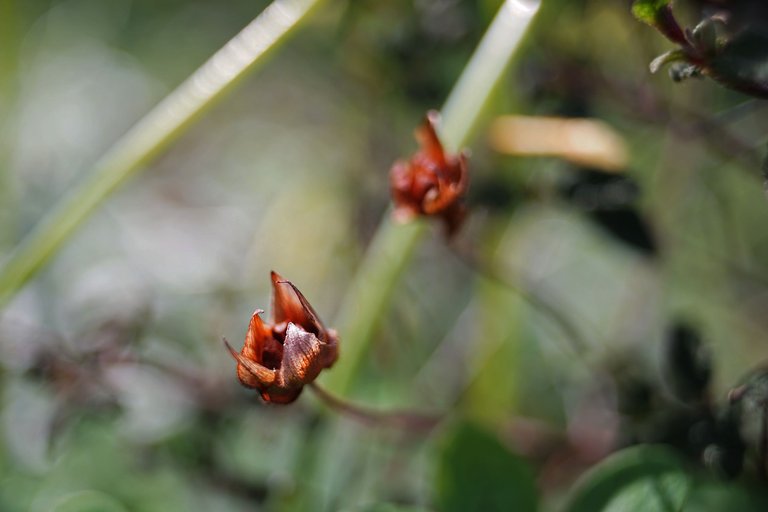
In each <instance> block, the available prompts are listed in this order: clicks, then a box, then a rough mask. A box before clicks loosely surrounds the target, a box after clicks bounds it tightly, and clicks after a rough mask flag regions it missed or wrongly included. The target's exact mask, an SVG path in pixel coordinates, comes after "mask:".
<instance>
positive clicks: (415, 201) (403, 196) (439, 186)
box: [389, 110, 469, 236]
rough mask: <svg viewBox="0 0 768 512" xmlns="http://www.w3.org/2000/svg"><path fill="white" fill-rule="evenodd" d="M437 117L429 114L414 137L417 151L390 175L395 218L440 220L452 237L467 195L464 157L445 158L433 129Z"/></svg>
mask: <svg viewBox="0 0 768 512" xmlns="http://www.w3.org/2000/svg"><path fill="white" fill-rule="evenodd" d="M439 117H440V116H439V114H438V113H437V112H436V111H434V110H431V111H429V112H428V113H427V115H426V117H425V119H424V122H423V123H422V124H421V126H419V127H418V128H417V129H416V131H415V132H414V135H415V136H416V140H417V141H418V143H419V150H418V151H417V152H416V153H414V154H413V156H411V158H410V159H409V160H407V161H406V160H398V161H397V162H395V164H394V165H393V166H392V169H391V170H390V172H389V184H390V189H391V191H392V201H393V202H394V204H395V210H394V215H393V216H394V218H395V220H397V221H399V222H408V221H410V220H412V219H413V218H414V217H418V216H422V215H429V216H436V217H440V218H441V219H442V220H443V221H444V222H445V225H446V228H447V230H448V235H449V236H450V235H453V234H454V233H456V231H457V230H458V229H459V227H460V226H461V223H462V221H463V220H464V217H465V216H466V208H465V207H464V205H463V204H462V203H461V199H462V198H463V197H464V194H465V193H466V191H467V186H468V184H469V176H468V174H467V155H466V153H465V152H461V153H459V154H458V155H450V154H446V152H445V150H444V149H443V145H442V143H441V142H440V138H439V137H438V136H437V131H436V130H435V126H436V125H437V123H438V121H439Z"/></svg>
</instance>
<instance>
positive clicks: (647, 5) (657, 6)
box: [632, 0, 671, 26]
mask: <svg viewBox="0 0 768 512" xmlns="http://www.w3.org/2000/svg"><path fill="white" fill-rule="evenodd" d="M670 3H671V0H636V1H635V3H633V4H632V14H634V15H635V18H637V19H639V20H640V21H642V22H645V23H647V24H649V25H653V26H655V25H656V20H657V19H658V16H659V14H660V13H661V11H662V9H664V8H665V7H667V6H669V4H670Z"/></svg>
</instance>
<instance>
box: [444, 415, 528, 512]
mask: <svg viewBox="0 0 768 512" xmlns="http://www.w3.org/2000/svg"><path fill="white" fill-rule="evenodd" d="M537 501H538V498H537V495H536V483H535V480H534V477H533V473H532V471H531V469H530V468H529V466H528V464H527V463H526V462H525V461H524V460H523V459H522V458H520V457H518V456H517V455H515V454H513V453H512V452H510V451H509V450H508V449H507V448H506V447H505V446H504V445H503V444H501V443H500V442H499V440H498V439H497V438H496V437H495V436H493V435H491V434H490V433H488V432H485V431H483V430H481V429H480V428H478V427H476V426H474V425H471V424H466V423H464V424H460V425H458V426H457V427H456V428H454V429H453V430H452V431H451V432H450V433H449V434H448V436H447V438H446V439H445V442H444V445H443V449H442V452H441V453H440V454H439V455H438V462H437V485H436V498H435V504H436V507H437V509H438V510H441V511H443V512H451V511H462V512H464V511H467V510H483V511H486V512H489V511H494V510H515V511H517V512H526V511H535V510H537Z"/></svg>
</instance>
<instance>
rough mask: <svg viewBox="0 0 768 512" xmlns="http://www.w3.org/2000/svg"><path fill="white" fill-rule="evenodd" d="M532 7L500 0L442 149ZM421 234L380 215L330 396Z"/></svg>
mask: <svg viewBox="0 0 768 512" xmlns="http://www.w3.org/2000/svg"><path fill="white" fill-rule="evenodd" d="M538 7H539V2H538V1H534V0H506V1H505V2H504V3H503V4H502V5H501V8H500V9H499V12H498V13H497V15H496V17H495V18H494V20H493V21H492V23H491V25H490V26H489V27H488V30H487V31H486V33H485V35H484V36H483V39H482V41H481V42H480V44H479V45H478V47H477V50H475V53H474V54H473V56H472V58H471V59H470V61H469V63H468V64H467V66H466V67H465V68H464V71H463V72H462V74H461V77H460V78H459V80H458V82H457V83H456V86H455V87H454V88H453V90H452V91H451V94H450V96H449V97H448V100H447V101H446V103H445V106H444V107H443V109H442V120H441V123H440V126H439V128H438V129H439V132H440V136H441V139H442V142H443V145H444V146H445V148H446V150H447V151H457V150H459V149H460V148H461V147H462V146H464V145H465V144H466V143H467V141H468V140H469V138H470V136H471V134H472V129H473V128H474V127H475V125H476V124H477V121H478V119H479V118H480V115H481V113H482V111H483V108H484V106H485V105H486V103H487V102H488V99H489V98H490V96H491V93H492V92H493V90H494V89H495V87H496V85H497V84H498V82H499V80H500V79H501V77H502V75H503V73H504V70H505V69H506V68H507V66H508V64H509V62H510V60H511V59H512V55H513V54H514V52H515V49H516V48H518V46H519V43H520V41H521V40H522V38H523V36H524V34H525V32H526V30H527V28H528V26H529V25H530V23H531V20H532V19H533V17H534V15H535V14H536V12H537V11H538ZM426 233H427V229H426V223H425V222H424V221H416V222H412V223H410V224H407V225H396V224H394V223H393V221H392V220H391V212H389V211H387V212H386V213H385V214H384V218H383V219H382V220H381V222H380V224H379V226H378V228H377V231H376V233H375V235H374V238H373V241H372V242H371V244H370V245H369V247H368V249H367V251H366V254H365V256H364V258H363V261H362V262H361V264H360V266H359V268H358V270H357V273H356V274H355V277H354V279H353V281H352V284H351V286H350V288H349V291H348V292H347V295H346V296H345V298H344V301H343V302H342V306H341V309H340V313H339V317H338V321H337V322H336V326H337V327H338V329H339V333H340V334H341V336H342V340H343V343H344V344H343V346H342V348H341V350H342V357H340V358H339V362H338V363H337V364H336V366H335V367H334V369H333V371H331V372H328V375H327V377H324V379H325V384H326V387H327V388H328V389H330V390H331V391H333V392H334V393H337V394H340V395H346V394H347V393H348V392H349V390H350V388H351V386H352V385H353V383H354V380H355V378H356V375H357V373H358V372H359V370H360V366H361V364H362V361H363V359H364V357H365V355H366V353H367V352H368V348H369V346H370V344H371V340H372V338H373V334H374V333H375V332H376V329H377V328H378V326H379V325H380V323H381V319H382V318H383V317H384V316H385V315H386V312H387V311H386V310H387V306H388V304H389V302H390V299H391V297H392V293H393V290H394V287H395V284H396V283H397V281H398V278H399V277H400V276H401V275H402V274H403V272H404V271H405V270H406V268H407V266H408V263H409V262H410V260H411V258H412V256H413V254H414V252H415V250H416V247H417V246H418V243H419V241H420V240H421V239H422V238H423V237H424V235H425V234H426Z"/></svg>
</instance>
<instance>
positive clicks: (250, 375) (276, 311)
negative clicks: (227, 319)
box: [224, 272, 339, 404]
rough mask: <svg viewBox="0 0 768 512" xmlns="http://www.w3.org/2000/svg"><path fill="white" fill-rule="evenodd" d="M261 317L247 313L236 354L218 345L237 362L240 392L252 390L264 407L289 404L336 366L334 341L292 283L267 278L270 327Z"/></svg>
mask: <svg viewBox="0 0 768 512" xmlns="http://www.w3.org/2000/svg"><path fill="white" fill-rule="evenodd" d="M263 312H264V311H262V310H260V309H258V310H256V312H254V313H253V316H252V317H251V323H250V325H249V326H248V332H247V334H246V335H245V344H244V345H243V349H242V350H241V351H240V353H239V354H238V353H237V352H236V351H235V350H234V349H233V348H232V347H231V346H230V345H229V343H227V340H224V343H225V344H226V346H227V349H229V352H230V354H232V357H234V358H235V360H236V361H237V378H238V379H239V380H240V383H241V384H242V385H243V386H245V387H247V388H253V389H257V390H258V391H259V393H261V397H262V398H263V399H264V400H265V401H266V402H271V403H276V404H289V403H291V402H293V401H294V400H296V399H297V398H298V397H299V395H300V394H301V391H302V389H303V388H304V386H305V385H306V384H309V383H311V382H312V381H314V380H315V379H316V378H317V376H318V375H319V374H320V372H321V371H322V370H323V369H325V368H330V367H331V366H333V363H335V362H336V359H337V358H338V355H339V349H338V337H337V335H336V331H334V330H333V329H326V328H325V326H324V325H323V323H322V322H321V321H320V318H319V317H318V316H317V313H315V310H314V309H312V306H311V305H310V304H309V302H308V301H307V299H306V298H304V295H302V294H301V292H300V291H299V290H298V289H297V288H296V287H295V286H294V285H293V283H291V282H290V281H286V280H285V279H283V278H282V277H280V275H279V274H277V273H276V272H272V320H271V322H270V323H268V324H267V323H264V322H263V321H262V320H261V317H260V315H261V314H262V313H263Z"/></svg>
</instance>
